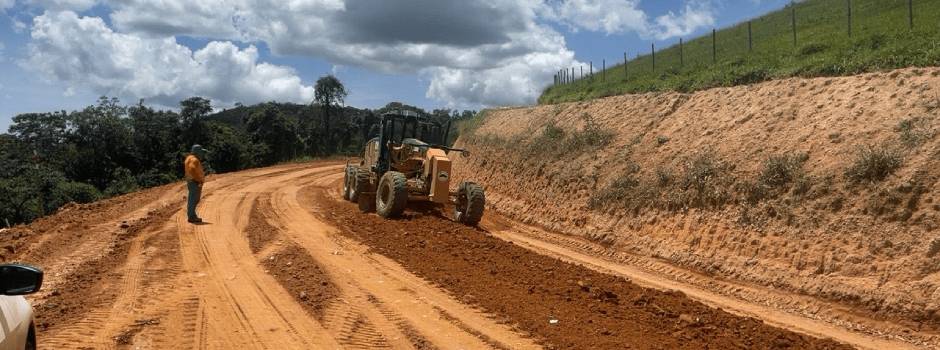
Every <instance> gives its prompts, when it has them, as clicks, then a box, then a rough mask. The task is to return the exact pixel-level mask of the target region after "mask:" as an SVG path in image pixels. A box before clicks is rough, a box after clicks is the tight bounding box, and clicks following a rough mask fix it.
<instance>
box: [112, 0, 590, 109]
mask: <svg viewBox="0 0 940 350" xmlns="http://www.w3.org/2000/svg"><path fill="white" fill-rule="evenodd" d="M112 7H113V8H114V12H113V13H112V14H111V19H112V20H113V22H114V25H115V28H116V29H118V30H120V31H121V32H124V33H130V34H134V35H137V36H142V37H167V36H174V35H189V36H195V37H207V38H223V39H226V40H239V41H248V42H264V43H266V44H267V45H268V47H270V49H271V51H272V52H273V53H274V54H278V55H298V56H309V57H318V58H325V59H327V60H329V61H330V62H331V63H333V64H334V65H341V66H357V67H364V68H367V69H371V70H375V71H380V72H384V73H396V74H420V75H421V76H422V77H425V78H427V79H428V80H429V81H430V84H429V85H430V86H429V88H428V91H427V93H426V94H427V96H429V97H430V98H434V99H437V100H440V101H442V102H445V103H448V104H451V105H454V104H457V103H460V104H462V105H479V104H483V105H500V104H523V103H531V102H534V101H535V99H536V98H537V97H538V95H539V93H540V92H541V90H542V88H544V87H545V86H546V85H547V84H548V83H551V81H552V74H554V72H555V71H556V70H557V69H559V67H561V66H570V65H573V64H575V62H574V59H573V57H574V54H573V52H571V51H570V50H568V49H567V48H566V47H565V44H564V37H563V36H562V35H560V34H559V33H557V32H556V31H554V30H553V29H551V28H550V27H548V26H546V25H544V24H539V23H538V21H537V20H538V16H539V14H540V13H541V12H542V11H544V9H545V4H544V3H543V2H542V1H541V0H524V1H515V0H481V1H469V2H468V1H463V0H408V1H405V0H386V1H372V0H345V1H343V0H290V1H277V0H207V1H203V2H192V1H184V0H156V1H144V0H125V1H121V2H115V3H114V4H113V5H112ZM527 62H532V63H533V64H534V65H533V66H531V67H526V63H527ZM542 62H553V63H552V64H554V66H553V67H546V66H543V65H544V63H542ZM508 67H514V68H513V69H509V68H508ZM464 87H472V88H471V89H467V90H461V89H463V88H464Z"/></svg>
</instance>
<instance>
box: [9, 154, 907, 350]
mask: <svg viewBox="0 0 940 350" xmlns="http://www.w3.org/2000/svg"><path fill="white" fill-rule="evenodd" d="M341 178H342V174H341V165H339V164H337V163H328V162H327V163H323V162H321V163H313V164H293V165H285V166H279V167H273V168H265V169H256V170H251V171H245V172H240V173H235V174H228V175H222V176H217V177H215V178H214V179H213V180H212V181H211V182H209V183H207V184H206V188H205V191H204V193H205V197H204V201H203V203H204V204H203V205H202V206H201V209H200V211H201V213H202V216H203V218H204V219H205V220H206V224H204V225H199V226H193V225H190V224H188V223H186V220H185V216H184V215H185V213H184V210H183V197H182V196H183V194H182V187H181V186H180V185H169V186H165V187H162V188H157V189H151V190H148V191H144V192H141V193H137V194H133V195H129V196H125V197H121V198H117V199H113V200H109V201H106V202H103V203H99V204H95V205H91V206H85V207H75V208H69V209H67V210H65V211H63V212H61V213H59V214H56V215H55V216H52V217H50V218H47V219H44V220H41V221H39V222H37V223H35V224H33V225H30V226H29V227H27V228H20V229H18V230H16V232H15V235H11V236H9V237H15V239H14V240H13V241H12V242H4V243H5V244H7V243H8V244H9V247H12V248H8V250H12V251H14V254H13V259H14V260H23V261H30V262H34V263H36V264H38V265H40V266H43V267H45V268H46V271H47V273H48V275H49V277H48V279H47V284H46V285H45V287H44V291H43V292H42V293H41V294H39V295H38V296H36V297H34V298H33V302H34V305H35V307H36V310H37V313H38V314H39V319H38V320H37V322H38V325H39V328H40V337H41V340H40V344H41V345H42V347H43V348H49V349H87V348H135V349H148V348H153V349H165V348H201V349H202V348H206V349H233V348H245V349H247V348H260V349H288V348H294V349H309V348H368V349H372V348H396V349H409V348H415V349H435V348H441V349H457V348H464V349H471V348H472V349H478V348H497V349H527V348H643V349H646V348H649V349H653V348H670V349H672V348H690V349H699V348H706V347H710V348H775V349H785V348H817V349H836V348H845V347H848V346H846V345H844V344H843V343H844V342H848V343H854V344H853V345H859V344H858V342H859V341H867V340H871V338H864V337H862V338H855V340H853V338H852V337H845V336H840V335H839V334H837V333H830V332H827V331H826V330H825V329H815V330H813V329H810V330H802V331H803V332H804V333H810V334H812V336H811V335H806V334H801V333H796V332H793V331H790V330H785V329H782V328H779V327H777V326H784V327H788V328H793V327H789V325H788V324H787V323H786V322H782V321H780V320H777V319H771V324H773V325H774V326H771V325H768V324H766V323H764V322H761V321H759V320H756V319H754V318H750V317H741V316H740V315H742V314H744V315H748V314H746V313H741V312H735V313H729V312H726V311H723V310H722V309H717V308H714V307H713V306H719V307H721V308H725V306H723V305H722V304H721V303H718V302H713V303H708V305H706V304H703V303H700V302H698V301H695V300H693V299H691V298H689V296H687V295H686V294H683V293H682V292H675V291H663V290H658V289H652V288H645V287H640V286H638V285H637V284H634V283H633V282H632V280H634V279H636V277H635V276H629V279H627V278H624V276H625V275H629V274H623V273H620V272H621V271H617V270H616V269H612V268H610V266H606V268H607V270H610V271H602V270H600V269H597V268H595V267H597V266H596V265H598V264H597V263H596V262H591V261H583V260H581V261H579V260H578V259H573V258H572V257H574V256H576V255H575V254H574V253H573V252H569V253H571V254H567V253H564V252H562V253H559V251H557V250H556V251H553V250H552V249H547V248H546V246H541V247H540V246H537V245H536V244H535V242H536V241H535V240H534V238H532V237H534V236H532V235H528V236H525V237H529V238H528V240H526V239H522V238H523V237H524V236H522V235H521V234H522V233H521V232H517V231H516V230H515V229H513V227H516V226H514V225H515V224H513V223H507V222H505V221H502V219H500V218H498V217H496V216H494V217H493V218H492V219H490V220H488V221H487V222H485V223H484V225H483V226H482V228H480V229H475V228H468V227H465V226H462V225H458V224H456V223H453V222H451V221H449V220H448V219H447V218H445V217H443V216H444V215H443V214H442V213H441V212H440V211H439V210H438V209H436V208H423V207H419V208H417V210H415V211H409V212H407V213H406V215H405V217H404V218H402V219H400V220H393V221H385V220H383V219H381V218H379V217H377V216H375V215H363V214H360V213H358V211H357V210H356V207H355V206H354V205H353V204H351V203H346V202H342V201H341V200H340V199H339V198H338V190H337V188H338V185H339V181H340V180H341ZM494 220H495V221H494ZM520 227H521V226H520ZM514 234H518V236H514ZM510 241H511V242H510ZM558 246H559V247H560V246H562V245H558ZM553 256H554V257H553ZM556 257H560V258H562V259H557V258H556ZM572 262H573V263H572ZM603 272H613V273H603ZM644 284H646V285H649V283H644ZM652 286H653V287H660V288H662V287H666V288H667V289H679V290H683V289H682V288H673V287H670V286H656V285H652ZM683 292H684V293H690V292H689V291H687V290H683ZM697 299H699V298H697ZM732 311H733V310H732ZM748 316H761V315H760V310H758V311H756V312H755V313H754V314H750V315H748ZM798 330H799V329H798ZM825 337H837V339H838V340H839V341H833V340H827V339H822V338H825ZM880 344H881V345H887V346H894V345H898V344H896V343H891V342H884V343H880Z"/></svg>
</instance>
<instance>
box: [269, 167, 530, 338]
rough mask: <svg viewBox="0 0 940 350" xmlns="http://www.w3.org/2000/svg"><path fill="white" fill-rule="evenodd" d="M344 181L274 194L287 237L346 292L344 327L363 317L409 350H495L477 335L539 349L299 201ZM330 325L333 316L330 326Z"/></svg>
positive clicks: (301, 181)
mask: <svg viewBox="0 0 940 350" xmlns="http://www.w3.org/2000/svg"><path fill="white" fill-rule="evenodd" d="M341 177H342V173H341V169H338V170H337V171H336V172H334V173H333V174H330V175H327V176H318V177H316V178H310V179H307V178H297V179H295V180H293V181H289V182H285V183H282V184H278V185H277V189H276V191H275V192H274V193H273V194H272V207H273V209H274V212H275V213H276V215H277V216H278V220H277V221H278V222H279V223H281V224H282V225H283V228H284V232H283V234H284V236H285V237H287V238H289V239H290V240H292V241H293V242H295V243H296V244H297V245H299V246H301V247H303V248H304V249H306V250H307V252H308V253H309V254H310V255H311V256H312V257H313V258H314V259H315V260H316V261H317V262H318V263H320V265H321V266H322V267H323V268H324V269H325V270H326V271H327V273H328V274H329V275H330V276H331V279H333V280H334V283H335V284H336V285H337V286H338V287H339V288H340V290H341V294H342V298H341V301H343V302H344V303H334V305H339V306H340V307H343V308H347V309H344V310H343V311H342V312H339V314H343V315H346V318H345V319H346V321H344V322H343V323H344V324H347V325H349V326H351V327H355V326H356V324H357V320H356V319H355V318H354V317H353V318H351V316H350V315H355V314H360V313H361V314H362V315H363V316H365V318H366V319H367V320H368V323H370V324H372V325H373V326H375V327H376V328H377V330H378V331H379V333H381V334H383V335H384V336H385V338H386V339H387V340H396V341H399V342H404V344H408V345H409V346H408V347H409V348H411V347H413V348H421V349H429V348H438V347H440V348H492V346H490V345H489V344H488V343H487V342H486V341H484V339H481V338H480V337H479V336H478V335H477V334H485V335H486V338H487V339H490V340H493V341H497V342H499V343H500V344H508V345H502V346H500V347H512V348H519V349H526V348H537V346H536V345H535V344H533V343H532V341H531V340H530V339H526V338H524V337H522V336H520V335H519V334H518V333H516V332H514V331H512V330H511V329H510V328H509V327H507V326H503V325H498V324H496V323H495V322H494V321H493V320H492V319H490V318H489V317H488V316H487V315H484V314H483V313H480V312H479V311H477V310H473V309H471V308H468V307H466V306H465V305H462V304H460V303H459V302H456V301H455V300H453V299H452V298H450V297H449V296H447V295H446V294H444V293H442V292H441V291H440V290H438V289H437V288H435V287H432V286H430V285H428V284H427V282H425V281H423V280H421V279H420V278H417V277H415V276H414V275H412V274H411V273H410V272H407V271H405V270H403V269H402V268H401V267H400V266H398V265H397V264H395V263H393V262H391V261H390V260H387V259H385V258H384V257H379V256H375V255H374V254H370V253H369V252H368V248H366V247H364V246H361V245H359V244H358V243H356V242H353V241H349V240H347V239H345V238H343V237H341V236H340V235H337V234H336V233H335V229H333V228H332V227H330V226H327V225H324V224H323V223H322V222H321V221H320V220H319V219H318V218H317V217H315V216H314V215H313V213H312V212H311V211H314V212H316V211H318V210H319V209H318V207H319V205H320V204H319V203H312V202H309V201H307V200H306V199H308V198H306V197H304V199H305V200H304V201H303V202H301V201H300V200H299V199H300V198H299V193H300V191H301V188H304V187H307V186H308V185H311V184H321V185H323V184H327V183H333V182H335V181H336V180H337V179H339V178H341ZM324 215H329V213H324ZM435 307H439V308H442V309H445V310H448V312H450V313H451V314H452V315H454V319H459V320H461V322H463V323H465V324H468V325H473V329H474V330H475V332H468V331H467V330H465V329H461V328H460V327H459V326H458V324H457V322H454V321H453V319H448V318H445V317H443V315H442V314H441V313H440V312H438V311H437V309H435ZM346 310H348V311H346ZM330 322H331V321H330V320H329V316H327V320H325V323H327V324H329V323H330ZM390 345H392V344H390ZM392 347H395V348H401V346H398V345H392Z"/></svg>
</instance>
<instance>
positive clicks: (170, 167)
mask: <svg viewBox="0 0 940 350" xmlns="http://www.w3.org/2000/svg"><path fill="white" fill-rule="evenodd" d="M128 114H129V115H130V120H131V127H132V128H133V130H134V136H133V140H134V148H135V151H136V152H135V159H136V161H137V164H135V167H134V168H133V169H134V170H135V172H137V173H147V174H148V177H159V176H160V175H161V174H172V173H174V172H175V171H176V170H177V169H176V168H177V165H178V164H179V162H180V161H179V160H178V159H177V158H179V157H180V151H181V150H180V148H181V144H182V140H180V130H181V126H180V116H179V114H176V113H174V112H172V111H156V110H154V109H153V108H150V107H147V106H144V104H143V100H141V101H140V102H139V103H138V104H137V105H136V106H133V107H130V108H129V109H128ZM147 182H148V184H150V185H157V184H159V183H160V182H163V181H157V180H148V181H147Z"/></svg>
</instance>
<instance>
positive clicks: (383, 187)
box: [375, 171, 408, 218]
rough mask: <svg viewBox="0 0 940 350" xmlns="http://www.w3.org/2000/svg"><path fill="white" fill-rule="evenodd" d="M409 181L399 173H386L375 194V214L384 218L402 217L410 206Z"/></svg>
mask: <svg viewBox="0 0 940 350" xmlns="http://www.w3.org/2000/svg"><path fill="white" fill-rule="evenodd" d="M407 183H408V179H406V178H405V174H402V173H400V172H397V171H388V172H385V175H382V179H381V180H379V187H378V188H377V189H376V193H375V212H376V213H378V214H379V215H380V216H382V217H383V218H394V217H398V216H399V215H401V213H402V212H404V211H405V206H407V205H408V188H407V185H408V184H407Z"/></svg>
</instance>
